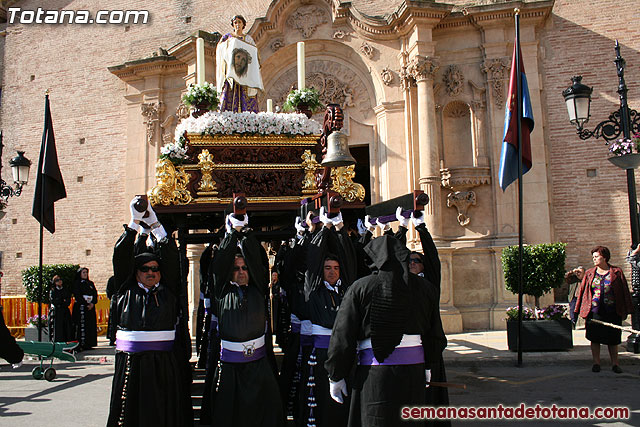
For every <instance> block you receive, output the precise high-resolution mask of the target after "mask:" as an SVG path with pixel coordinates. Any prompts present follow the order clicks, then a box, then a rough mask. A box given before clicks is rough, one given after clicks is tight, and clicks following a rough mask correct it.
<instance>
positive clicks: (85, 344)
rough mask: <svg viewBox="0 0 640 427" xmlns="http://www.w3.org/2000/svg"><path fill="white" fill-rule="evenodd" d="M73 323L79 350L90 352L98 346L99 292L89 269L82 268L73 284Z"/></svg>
mask: <svg viewBox="0 0 640 427" xmlns="http://www.w3.org/2000/svg"><path fill="white" fill-rule="evenodd" d="M73 297H74V298H75V303H74V304H73V323H74V324H75V328H76V340H78V349H79V350H88V349H90V348H92V347H95V346H97V345H98V329H97V325H96V323H97V322H96V307H95V304H96V303H97V302H98V291H97V290H96V287H95V285H94V284H93V282H92V281H91V280H89V269H88V268H86V267H81V268H80V269H79V270H78V274H77V275H76V281H75V283H74V284H73Z"/></svg>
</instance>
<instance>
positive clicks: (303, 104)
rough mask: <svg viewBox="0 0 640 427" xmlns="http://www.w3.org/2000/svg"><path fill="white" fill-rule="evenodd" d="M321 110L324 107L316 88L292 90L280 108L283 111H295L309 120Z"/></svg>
mask: <svg viewBox="0 0 640 427" xmlns="http://www.w3.org/2000/svg"><path fill="white" fill-rule="evenodd" d="M323 108H324V105H322V102H320V94H319V93H318V91H317V90H316V88H313V87H312V88H305V89H295V90H292V91H291V92H289V95H287V100H286V101H285V103H284V105H283V106H282V109H283V110H284V111H288V112H291V111H296V112H298V113H303V114H306V115H307V117H309V118H311V116H312V115H313V113H315V112H317V111H320V110H321V109H323Z"/></svg>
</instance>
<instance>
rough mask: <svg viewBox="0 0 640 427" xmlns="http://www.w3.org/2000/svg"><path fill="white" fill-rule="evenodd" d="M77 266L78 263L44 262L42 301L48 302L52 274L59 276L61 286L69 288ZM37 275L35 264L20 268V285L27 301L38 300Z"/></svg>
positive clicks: (37, 268) (37, 270) (37, 269)
mask: <svg viewBox="0 0 640 427" xmlns="http://www.w3.org/2000/svg"><path fill="white" fill-rule="evenodd" d="M79 268H80V266H79V265H78V264H44V265H43V266H42V303H43V304H49V289H51V278H52V277H53V276H55V275H56V274H57V275H58V276H60V278H61V279H62V286H64V287H65V288H68V289H71V286H73V281H74V279H75V277H76V273H77V271H78V269H79ZM38 275H39V267H38V266H37V265H32V266H31V267H28V268H27V269H25V270H22V286H24V293H25V295H26V297H27V301H29V302H38Z"/></svg>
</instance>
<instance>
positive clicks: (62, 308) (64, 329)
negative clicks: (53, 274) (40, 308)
mask: <svg viewBox="0 0 640 427" xmlns="http://www.w3.org/2000/svg"><path fill="white" fill-rule="evenodd" d="M49 301H51V307H50V308H49V339H50V340H51V341H54V342H67V341H73V336H74V333H73V332H74V331H73V323H72V322H71V312H70V311H69V304H71V291H69V289H67V288H65V287H62V288H60V289H58V288H57V287H56V286H55V285H54V286H53V288H52V289H51V291H49Z"/></svg>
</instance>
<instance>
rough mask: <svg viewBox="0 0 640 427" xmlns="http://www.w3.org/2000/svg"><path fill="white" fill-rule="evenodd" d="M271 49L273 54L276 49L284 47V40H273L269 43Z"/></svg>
mask: <svg viewBox="0 0 640 427" xmlns="http://www.w3.org/2000/svg"><path fill="white" fill-rule="evenodd" d="M269 47H271V50H272V51H273V52H275V51H277V50H278V49H281V48H283V47H284V39H283V38H282V37H278V38H275V39H273V41H272V42H271V45H270V46H269Z"/></svg>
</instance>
